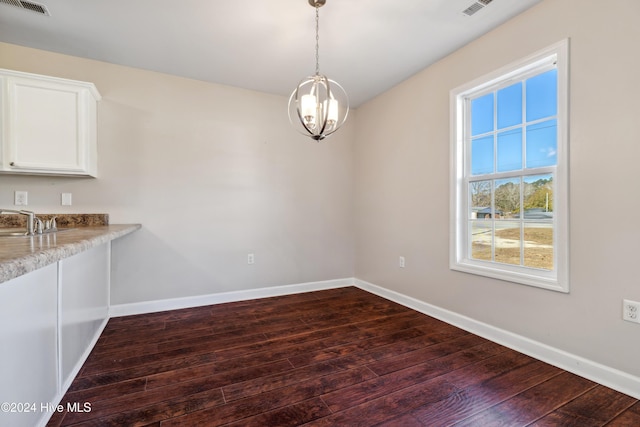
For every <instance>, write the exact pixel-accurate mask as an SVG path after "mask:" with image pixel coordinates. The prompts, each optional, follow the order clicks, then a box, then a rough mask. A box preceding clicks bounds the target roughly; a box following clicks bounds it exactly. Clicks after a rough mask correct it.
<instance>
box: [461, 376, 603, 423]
mask: <svg viewBox="0 0 640 427" xmlns="http://www.w3.org/2000/svg"><path fill="white" fill-rule="evenodd" d="M595 386H596V385H595V384H594V383H593V382H591V381H589V380H586V379H584V378H581V377H578V376H577V375H573V374H570V373H568V372H563V373H561V374H560V375H557V376H555V377H553V378H550V379H549V380H547V381H545V382H543V383H540V384H538V385H536V386H534V387H531V388H529V389H527V390H525V391H523V392H521V393H519V394H517V395H516V396H514V397H512V398H511V399H509V400H507V401H505V402H501V403H499V404H497V405H495V406H492V407H491V408H488V409H485V410H484V411H481V412H479V413H477V414H475V415H473V416H472V417H469V418H467V419H466V420H463V421H461V422H458V423H456V424H455V426H456V427H467V426H468V427H472V426H479V425H481V426H487V427H490V426H504V425H514V426H516V425H517V426H524V425H527V424H530V423H531V422H534V421H535V420H537V419H539V418H541V417H544V416H545V415H547V414H549V413H551V412H552V411H554V410H555V409H557V408H558V407H559V406H562V405H563V404H565V403H566V402H568V401H570V400H572V399H574V398H575V397H576V396H580V395H582V394H583V393H585V392H587V391H588V390H590V389H592V388H594V387H595Z"/></svg>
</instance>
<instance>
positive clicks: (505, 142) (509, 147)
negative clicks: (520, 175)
mask: <svg viewBox="0 0 640 427" xmlns="http://www.w3.org/2000/svg"><path fill="white" fill-rule="evenodd" d="M518 169H522V129H512V130H510V131H506V132H501V133H499V134H498V172H507V171H512V170H518Z"/></svg>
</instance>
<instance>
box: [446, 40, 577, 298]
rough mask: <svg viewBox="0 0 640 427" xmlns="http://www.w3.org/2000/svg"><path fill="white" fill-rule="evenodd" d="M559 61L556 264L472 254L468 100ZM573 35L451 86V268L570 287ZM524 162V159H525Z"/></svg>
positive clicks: (551, 286)
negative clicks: (543, 266) (529, 263)
mask: <svg viewBox="0 0 640 427" xmlns="http://www.w3.org/2000/svg"><path fill="white" fill-rule="evenodd" d="M553 64H556V67H557V71H558V114H557V123H558V127H557V132H558V135H557V166H555V167H554V168H551V169H555V171H554V200H553V204H554V207H553V210H554V215H553V229H554V235H553V242H554V262H553V266H554V267H553V270H542V269H536V268H529V267H524V266H516V265H508V264H503V263H498V262H493V261H482V260H475V259H471V257H470V256H469V255H470V254H469V251H470V249H469V248H470V246H471V245H470V242H469V237H468V236H469V235H470V234H469V233H468V227H469V222H470V221H469V212H470V206H469V203H470V201H469V191H468V182H469V180H470V176H471V171H470V169H471V168H470V161H471V157H470V149H469V148H468V147H467V144H466V143H465V141H470V139H471V138H467V135H466V132H470V130H469V129H470V126H468V125H467V121H468V118H467V117H465V115H466V107H465V104H466V103H467V102H470V101H469V99H470V98H471V97H472V96H473V97H476V96H478V94H481V93H482V92H484V93H487V92H490V91H492V90H495V88H496V87H500V86H506V85H508V84H509V82H510V81H512V80H516V79H520V78H522V76H526V75H527V74H528V73H532V72H537V71H538V70H544V67H545V66H547V67H549V66H551V65H553ZM568 85H569V40H568V39H565V40H562V41H560V42H558V43H556V44H554V45H552V46H549V47H547V48H546V49H543V50H541V51H539V52H536V53H534V54H532V55H529V56H527V57H525V58H523V59H521V60H518V61H516V62H514V63H512V64H509V65H507V66H505V67H502V68H500V69H499V70H496V71H494V72H492V73H489V74H487V75H485V76H482V77H480V78H477V79H475V80H473V81H471V82H469V83H467V84H464V85H462V86H460V87H458V88H455V89H453V90H452V91H451V92H450V107H451V111H450V124H451V152H450V155H451V165H450V171H451V177H450V210H451V215H450V242H449V248H450V257H449V267H450V268H451V269H452V270H456V271H462V272H465V273H472V274H476V275H480V276H487V277H492V278H495V279H501V280H506V281H510V282H515V283H520V284H524V285H529V286H536V287H539V288H544V289H550V290H554V291H558V292H565V293H568V292H569V203H568V202H569V182H568V180H569V170H568V169H569V138H568V136H569V135H568V134H569V123H568V120H569V115H568V103H569V87H568ZM523 166H524V165H523Z"/></svg>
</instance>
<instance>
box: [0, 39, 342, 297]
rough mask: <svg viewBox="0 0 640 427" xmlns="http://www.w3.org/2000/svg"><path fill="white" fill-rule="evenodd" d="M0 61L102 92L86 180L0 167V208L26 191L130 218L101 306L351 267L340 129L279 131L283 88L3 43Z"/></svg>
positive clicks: (39, 204) (32, 201)
mask: <svg viewBox="0 0 640 427" xmlns="http://www.w3.org/2000/svg"><path fill="white" fill-rule="evenodd" d="M0 67H1V68H9V69H15V70H20V71H27V72H33V73H38V74H46V75H52V76H57V77H64V78H71V79H77V80H86V81H91V82H94V83H95V84H96V86H97V88H98V90H99V91H100V93H101V95H102V97H103V99H102V101H101V102H100V103H99V106H98V126H99V129H98V143H99V165H98V167H99V178H98V179H78V178H47V177H16V176H8V175H0V206H12V205H13V191H14V190H27V191H28V192H29V208H30V209H32V210H34V211H36V212H108V213H109V214H110V215H111V222H112V223H134V222H135V223H142V224H143V228H142V230H141V231H139V232H137V233H135V234H133V235H131V236H129V237H126V238H124V239H122V240H121V241H116V242H115V243H114V245H116V246H117V249H118V250H117V251H115V252H114V260H113V261H114V267H115V269H114V272H113V274H114V275H115V279H116V280H114V288H113V289H112V303H114V304H120V303H129V302H139V301H150V300H158V299H166V298H175V297H183V296H192V295H204V294H212V293H218V292H227V291H237V290H246V289H253V288H260V287H267V286H275V285H288V284H296V283H305V282H310V281H318V280H328V279H337V278H345V277H352V276H353V264H354V261H353V226H352V218H353V215H352V202H351V200H352V172H353V165H352V162H353V156H352V148H353V145H352V141H353V139H354V137H353V132H354V126H353V125H351V124H349V125H346V127H345V128H344V129H342V130H341V132H339V133H337V134H335V135H334V136H332V137H331V138H329V139H327V140H326V143H322V144H317V143H314V142H311V141H310V140H309V139H308V138H305V137H304V136H302V135H300V134H298V133H297V132H296V131H295V130H294V129H293V128H292V127H291V125H290V124H289V120H288V117H287V101H288V99H287V98H285V97H279V96H273V95H267V94H263V93H258V92H252V91H248V90H244V89H238V88H232V87H227V86H222V85H215V84H207V83H203V82H199V81H195V80H188V79H182V78H177V77H172V76H167V75H163V74H158V73H152V72H148V71H143V70H137V69H132V68H127V67H122V66H118V65H112V64H106V63H102V62H97V61H90V60H85V59H80V58H75V57H70V56H65V55H59V54H54V53H49V52H44V51H39V50H34V49H28V48H24V47H19V46H15V45H8V44H0ZM293 84H295V82H294V83H293ZM352 118H353V120H355V113H354V115H353V117H352ZM353 120H352V122H353ZM61 192H71V193H72V194H73V202H74V204H73V206H71V207H62V206H60V193H61ZM249 252H251V253H254V254H255V259H256V263H255V265H253V266H249V265H247V254H248V253H249Z"/></svg>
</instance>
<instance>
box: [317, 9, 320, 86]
mask: <svg viewBox="0 0 640 427" xmlns="http://www.w3.org/2000/svg"><path fill="white" fill-rule="evenodd" d="M319 34H320V6H319V5H318V4H317V3H316V74H320V53H319V52H320V35H319Z"/></svg>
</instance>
